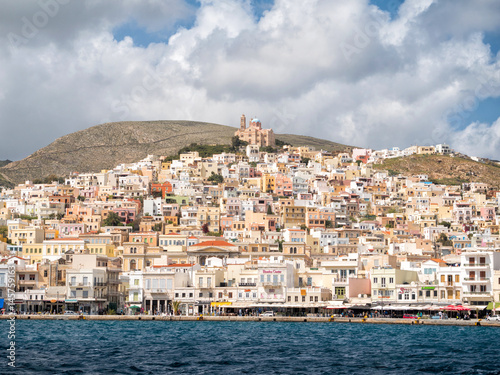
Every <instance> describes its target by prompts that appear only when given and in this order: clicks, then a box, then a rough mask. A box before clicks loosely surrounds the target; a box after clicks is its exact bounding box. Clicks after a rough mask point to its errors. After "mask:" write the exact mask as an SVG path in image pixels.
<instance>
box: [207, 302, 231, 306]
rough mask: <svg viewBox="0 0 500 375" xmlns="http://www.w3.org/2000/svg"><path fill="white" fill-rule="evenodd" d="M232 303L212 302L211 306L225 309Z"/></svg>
mask: <svg viewBox="0 0 500 375" xmlns="http://www.w3.org/2000/svg"><path fill="white" fill-rule="evenodd" d="M232 304H233V303H232V302H212V303H211V304H210V306H212V307H223V306H231V305H232Z"/></svg>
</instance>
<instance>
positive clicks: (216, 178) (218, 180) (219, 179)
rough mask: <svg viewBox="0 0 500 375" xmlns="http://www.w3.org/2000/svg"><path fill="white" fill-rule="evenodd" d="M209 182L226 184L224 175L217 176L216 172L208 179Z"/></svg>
mask: <svg viewBox="0 0 500 375" xmlns="http://www.w3.org/2000/svg"><path fill="white" fill-rule="evenodd" d="M208 181H211V182H216V183H218V184H222V183H223V182H224V177H222V175H220V174H218V173H217V174H215V173H214V172H212V174H211V175H210V177H209V178H208Z"/></svg>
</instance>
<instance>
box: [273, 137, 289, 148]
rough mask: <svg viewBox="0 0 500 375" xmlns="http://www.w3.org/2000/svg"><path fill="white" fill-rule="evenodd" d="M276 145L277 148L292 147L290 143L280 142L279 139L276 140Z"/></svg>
mask: <svg viewBox="0 0 500 375" xmlns="http://www.w3.org/2000/svg"><path fill="white" fill-rule="evenodd" d="M275 143H276V146H278V147H282V146H291V145H290V143H288V142H283V141H280V140H279V139H276V140H275Z"/></svg>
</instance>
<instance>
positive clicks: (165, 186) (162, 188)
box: [151, 181, 173, 199]
mask: <svg viewBox="0 0 500 375" xmlns="http://www.w3.org/2000/svg"><path fill="white" fill-rule="evenodd" d="M172 191H173V188H172V184H171V183H170V182H168V181H167V182H164V183H162V184H160V183H159V182H154V183H152V184H151V195H152V196H155V197H159V196H160V194H161V197H162V198H163V199H164V198H165V196H166V195H167V194H170V193H172Z"/></svg>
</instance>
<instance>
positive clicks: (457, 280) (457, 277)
mask: <svg viewBox="0 0 500 375" xmlns="http://www.w3.org/2000/svg"><path fill="white" fill-rule="evenodd" d="M459 281H460V275H455V282H456V283H458V282H459Z"/></svg>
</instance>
